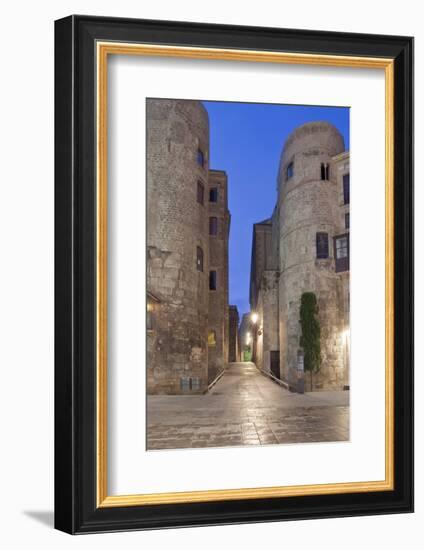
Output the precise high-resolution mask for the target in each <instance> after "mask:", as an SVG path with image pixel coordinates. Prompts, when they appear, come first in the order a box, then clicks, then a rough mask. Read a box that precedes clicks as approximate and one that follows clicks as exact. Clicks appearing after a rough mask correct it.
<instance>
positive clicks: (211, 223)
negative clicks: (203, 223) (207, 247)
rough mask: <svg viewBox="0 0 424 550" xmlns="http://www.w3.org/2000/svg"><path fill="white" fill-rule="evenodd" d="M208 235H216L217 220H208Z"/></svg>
mask: <svg viewBox="0 0 424 550" xmlns="http://www.w3.org/2000/svg"><path fill="white" fill-rule="evenodd" d="M209 235H218V218H215V216H212V217H210V218H209Z"/></svg>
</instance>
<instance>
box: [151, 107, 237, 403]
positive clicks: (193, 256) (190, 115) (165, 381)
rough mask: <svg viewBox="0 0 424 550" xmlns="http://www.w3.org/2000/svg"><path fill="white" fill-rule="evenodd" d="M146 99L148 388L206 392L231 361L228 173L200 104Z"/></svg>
mask: <svg viewBox="0 0 424 550" xmlns="http://www.w3.org/2000/svg"><path fill="white" fill-rule="evenodd" d="M146 103H147V106H146V120H147V391H148V393H151V394H180V393H203V392H204V391H206V390H207V387H208V384H209V383H210V382H211V381H212V380H213V379H214V377H215V376H216V375H217V374H219V372H220V371H221V370H223V369H224V368H225V366H226V363H227V361H228V338H229V323H228V318H229V310H228V236H229V226H230V215H229V212H228V203H227V176H226V174H225V172H221V171H213V170H210V169H209V120H208V115H207V112H206V110H205V109H204V107H203V106H202V104H201V103H200V102H199V101H186V100H162V99H148V100H147V102H146Z"/></svg>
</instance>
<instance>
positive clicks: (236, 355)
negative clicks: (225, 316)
mask: <svg viewBox="0 0 424 550" xmlns="http://www.w3.org/2000/svg"><path fill="white" fill-rule="evenodd" d="M238 328H239V312H238V309H237V306H230V307H229V332H230V334H229V350H228V362H229V363H236V362H238V361H240V342H239V332H238Z"/></svg>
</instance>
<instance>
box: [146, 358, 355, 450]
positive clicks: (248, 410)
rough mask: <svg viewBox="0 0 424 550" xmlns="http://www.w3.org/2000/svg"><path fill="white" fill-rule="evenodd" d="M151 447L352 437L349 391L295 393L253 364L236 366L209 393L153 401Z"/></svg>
mask: <svg viewBox="0 0 424 550" xmlns="http://www.w3.org/2000/svg"><path fill="white" fill-rule="evenodd" d="M147 423H148V425H147V448H148V449H149V450H154V449H181V448H185V449H186V448H192V447H226V446H240V445H270V444H275V443H312V442H323V441H346V440H348V439H349V392H348V391H337V392H313V393H306V394H304V395H300V394H296V393H291V392H289V391H288V390H286V389H284V388H282V387H281V386H279V385H278V384H276V383H275V382H273V381H272V380H270V379H269V378H268V377H266V376H265V375H263V374H261V373H260V372H259V371H258V370H257V368H256V367H255V365H254V364H253V363H230V366H229V368H228V369H227V370H226V372H225V374H224V376H222V378H221V379H220V380H219V381H218V382H217V383H216V384H215V386H213V388H212V389H211V390H210V392H209V393H207V394H205V395H187V396H185V395H184V396H181V395H151V396H148V397H147Z"/></svg>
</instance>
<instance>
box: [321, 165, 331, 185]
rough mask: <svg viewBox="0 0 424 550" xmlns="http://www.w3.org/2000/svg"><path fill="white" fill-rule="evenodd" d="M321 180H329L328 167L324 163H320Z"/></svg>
mask: <svg viewBox="0 0 424 550" xmlns="http://www.w3.org/2000/svg"><path fill="white" fill-rule="evenodd" d="M321 179H322V180H326V181H328V180H329V179H330V166H329V164H327V163H326V162H325V163H324V162H322V163H321Z"/></svg>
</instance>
